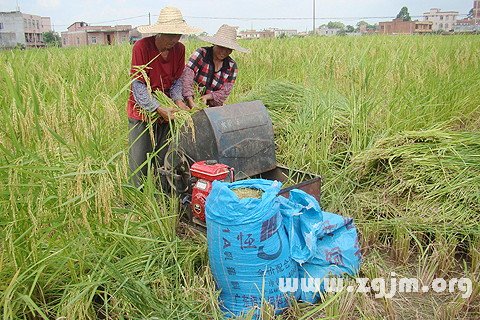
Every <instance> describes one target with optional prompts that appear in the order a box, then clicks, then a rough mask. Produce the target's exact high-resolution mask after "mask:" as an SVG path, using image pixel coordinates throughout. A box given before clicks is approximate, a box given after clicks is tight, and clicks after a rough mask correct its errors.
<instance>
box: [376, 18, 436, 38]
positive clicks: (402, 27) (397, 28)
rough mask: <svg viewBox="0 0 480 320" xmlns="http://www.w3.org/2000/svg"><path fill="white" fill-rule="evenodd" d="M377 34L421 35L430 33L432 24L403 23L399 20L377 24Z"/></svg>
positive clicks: (421, 22)
mask: <svg viewBox="0 0 480 320" xmlns="http://www.w3.org/2000/svg"><path fill="white" fill-rule="evenodd" d="M378 25H379V26H378V27H379V29H378V33H379V34H422V33H431V32H432V25H433V22H431V21H403V19H401V18H397V19H393V20H392V21H387V22H380V23H379V24H378Z"/></svg>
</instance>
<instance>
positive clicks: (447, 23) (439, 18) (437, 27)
mask: <svg viewBox="0 0 480 320" xmlns="http://www.w3.org/2000/svg"><path fill="white" fill-rule="evenodd" d="M423 16H424V18H425V21H431V22H433V26H432V30H433V31H450V30H453V26H454V25H455V23H456V22H457V17H458V12H457V11H441V10H440V9H437V8H432V9H430V12H425V13H424V14H423Z"/></svg>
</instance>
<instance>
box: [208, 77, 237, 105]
mask: <svg viewBox="0 0 480 320" xmlns="http://www.w3.org/2000/svg"><path fill="white" fill-rule="evenodd" d="M232 89H233V83H225V84H224V85H223V86H222V88H221V89H220V90H217V91H214V92H211V93H209V94H207V95H205V96H204V97H205V98H206V100H211V101H210V105H211V106H212V107H218V106H222V105H223V103H224V102H225V100H227V98H228V96H229V95H230V92H231V91H232Z"/></svg>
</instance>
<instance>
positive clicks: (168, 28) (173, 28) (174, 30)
mask: <svg viewBox="0 0 480 320" xmlns="http://www.w3.org/2000/svg"><path fill="white" fill-rule="evenodd" d="M137 30H138V31H139V32H140V33H156V34H158V33H165V34H195V33H200V32H202V30H201V29H199V28H194V27H190V26H189V25H187V24H186V23H184V24H176V25H161V24H152V25H147V26H139V27H138V28H137Z"/></svg>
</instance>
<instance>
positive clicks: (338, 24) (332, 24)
mask: <svg viewBox="0 0 480 320" xmlns="http://www.w3.org/2000/svg"><path fill="white" fill-rule="evenodd" d="M327 28H329V29H340V30H343V29H345V25H344V24H343V23H341V22H340V21H330V22H328V23H327Z"/></svg>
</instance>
